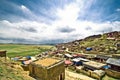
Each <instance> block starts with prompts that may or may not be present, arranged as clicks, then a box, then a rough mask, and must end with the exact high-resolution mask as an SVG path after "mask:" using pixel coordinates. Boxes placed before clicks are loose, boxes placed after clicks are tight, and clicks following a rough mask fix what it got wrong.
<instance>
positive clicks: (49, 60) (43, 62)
mask: <svg viewBox="0 0 120 80" xmlns="http://www.w3.org/2000/svg"><path fill="white" fill-rule="evenodd" d="M59 61H60V60H58V59H54V58H45V59H40V60H38V61H35V62H34V63H35V64H38V65H42V66H45V67H47V66H50V65H53V64H55V63H57V62H59Z"/></svg>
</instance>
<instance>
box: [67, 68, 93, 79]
mask: <svg viewBox="0 0 120 80" xmlns="http://www.w3.org/2000/svg"><path fill="white" fill-rule="evenodd" d="M65 75H66V76H65V80H95V79H93V78H91V77H88V76H86V75H83V74H78V73H74V72H71V71H68V70H65Z"/></svg>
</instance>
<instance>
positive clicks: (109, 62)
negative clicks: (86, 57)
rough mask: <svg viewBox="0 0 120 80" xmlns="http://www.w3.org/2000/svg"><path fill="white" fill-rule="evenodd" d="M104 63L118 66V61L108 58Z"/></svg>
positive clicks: (119, 60) (119, 63) (119, 61)
mask: <svg viewBox="0 0 120 80" xmlns="http://www.w3.org/2000/svg"><path fill="white" fill-rule="evenodd" d="M106 63H108V64H112V65H116V66H120V59H114V58H109V59H108V60H107V61H106Z"/></svg>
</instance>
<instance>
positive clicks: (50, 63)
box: [29, 58, 65, 80]
mask: <svg viewBox="0 0 120 80" xmlns="http://www.w3.org/2000/svg"><path fill="white" fill-rule="evenodd" d="M29 70H30V75H31V76H33V77H35V78H37V79H38V80H64V78H65V67H64V61H63V60H60V59H55V58H44V59H40V60H38V61H35V62H32V63H31V64H30V65H29Z"/></svg>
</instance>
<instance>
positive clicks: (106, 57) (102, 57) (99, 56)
mask: <svg viewBox="0 0 120 80" xmlns="http://www.w3.org/2000/svg"><path fill="white" fill-rule="evenodd" d="M96 58H100V59H108V58H110V56H106V55H97V56H96Z"/></svg>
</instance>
